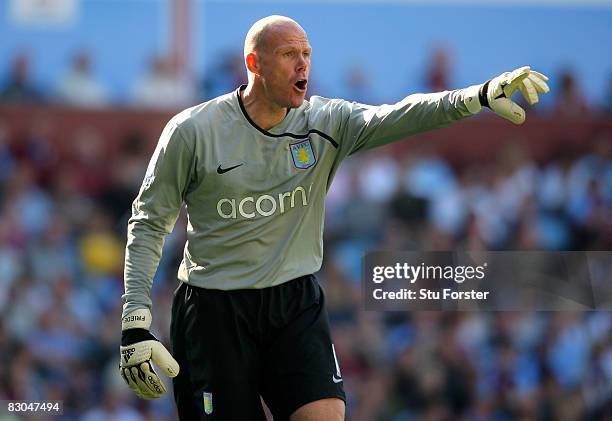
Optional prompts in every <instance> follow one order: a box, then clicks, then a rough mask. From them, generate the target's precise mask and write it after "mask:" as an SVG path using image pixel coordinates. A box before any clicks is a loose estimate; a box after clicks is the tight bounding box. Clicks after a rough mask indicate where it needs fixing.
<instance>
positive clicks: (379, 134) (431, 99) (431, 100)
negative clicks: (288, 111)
mask: <svg viewBox="0 0 612 421" xmlns="http://www.w3.org/2000/svg"><path fill="white" fill-rule="evenodd" d="M479 87H480V85H474V86H470V87H469V88H465V89H457V90H454V91H444V92H437V93H431V94H414V95H409V96H407V97H406V98H404V99H403V100H401V101H400V102H398V103H396V104H392V105H386V104H385V105H381V106H371V105H364V104H359V103H355V102H353V103H350V102H347V101H341V102H340V103H339V104H338V105H339V106H340V117H341V119H342V123H341V126H340V136H339V137H340V139H341V145H340V146H341V151H340V152H341V153H342V154H347V155H350V154H353V153H355V152H358V151H362V150H367V149H371V148H375V147H378V146H382V145H386V144H388V143H391V142H395V141H398V140H402V139H406V138H407V137H410V136H413V135H415V134H418V133H422V132H426V131H428V130H432V129H436V128H440V127H445V126H448V125H449V124H451V123H453V122H455V121H458V120H461V119H463V118H465V117H468V116H470V115H473V114H475V113H477V112H478V111H480V108H481V107H480V105H479V103H478V88H479Z"/></svg>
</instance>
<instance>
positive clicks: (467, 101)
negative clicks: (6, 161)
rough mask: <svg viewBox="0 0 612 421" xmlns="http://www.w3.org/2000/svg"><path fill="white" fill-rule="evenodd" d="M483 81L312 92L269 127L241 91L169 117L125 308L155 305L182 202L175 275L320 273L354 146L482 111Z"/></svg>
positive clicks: (263, 279) (133, 250) (267, 283)
mask: <svg viewBox="0 0 612 421" xmlns="http://www.w3.org/2000/svg"><path fill="white" fill-rule="evenodd" d="M478 88H479V86H478V85H475V86H471V87H469V88H466V89H459V90H454V91H446V92H440V93H433V94H414V95H410V96H408V97H406V98H404V99H403V100H402V101H400V102H398V103H396V104H392V105H381V106H370V105H364V104H359V103H354V102H348V101H344V100H341V99H327V98H323V97H319V96H313V97H311V98H310V100H309V101H304V102H303V103H302V105H301V106H300V107H299V108H295V109H291V110H289V112H288V114H287V115H286V117H285V118H284V119H283V120H282V122H280V123H279V124H278V125H277V126H275V127H273V128H271V129H269V130H264V129H262V128H260V127H258V126H257V125H256V124H255V122H253V121H252V120H251V118H250V117H249V115H248V114H247V112H246V109H245V107H244V105H243V103H242V100H241V97H240V91H241V90H242V89H244V86H241V87H240V88H238V89H237V90H236V91H234V92H232V93H229V94H226V95H223V96H220V97H218V98H215V99H213V100H210V101H208V102H205V103H202V104H200V105H197V106H195V107H192V108H189V109H186V110H184V111H182V112H181V113H179V114H177V115H176V116H175V117H173V118H172V119H171V120H170V121H169V122H168V124H167V125H166V127H165V128H164V130H163V132H162V134H161V137H160V139H159V142H158V144H157V147H156V149H155V152H154V153H153V156H152V158H151V161H150V162H149V165H148V168H147V171H146V174H145V177H144V180H143V182H142V186H141V188H140V191H139V193H138V196H137V197H136V199H135V200H134V202H133V205H132V216H131V218H130V220H129V223H128V238H127V246H126V255H125V272H124V280H125V294H124V295H123V300H124V309H123V311H124V315H126V314H127V313H129V312H131V311H133V310H135V309H137V308H143V307H150V306H151V299H150V291H151V286H152V282H153V277H154V275H155V272H156V270H157V266H158V264H159V260H160V257H161V250H162V246H163V242H164V237H165V236H166V235H167V234H168V233H170V232H171V231H172V229H173V227H174V224H175V222H176V219H177V217H178V214H179V211H180V209H181V207H182V205H183V204H185V205H186V208H187V215H188V223H187V242H186V244H185V248H184V253H183V260H182V262H181V264H180V267H179V269H178V279H179V280H180V281H182V282H186V283H188V284H190V285H194V286H197V287H203V288H211V289H221V290H234V289H245V288H266V287H271V286H274V285H278V284H281V283H283V282H287V281H289V280H292V279H295V278H297V277H299V276H302V275H306V274H311V273H314V272H317V271H318V270H319V269H320V267H321V263H322V259H323V220H324V211H325V195H326V193H327V191H328V190H329V188H330V185H331V183H332V180H333V178H334V174H335V173H336V171H337V170H338V167H339V166H340V164H341V163H342V161H343V160H344V159H345V158H346V157H347V156H349V155H351V154H353V153H356V152H359V151H364V150H367V149H371V148H375V147H378V146H382V145H385V144H388V143H391V142H394V141H397V140H401V139H405V138H407V137H409V136H412V135H415V134H417V133H420V132H424V131H427V130H432V129H435V128H439V127H443V126H447V125H449V124H451V123H452V122H455V121H458V120H460V119H462V118H465V117H467V116H469V115H472V114H474V113H476V112H478V111H479V110H480V103H479V101H478Z"/></svg>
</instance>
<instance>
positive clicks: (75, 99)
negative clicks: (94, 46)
mask: <svg viewBox="0 0 612 421" xmlns="http://www.w3.org/2000/svg"><path fill="white" fill-rule="evenodd" d="M58 95H59V100H60V101H63V102H65V103H66V104H70V105H74V106H78V107H101V106H104V105H106V103H107V94H106V92H105V89H104V87H103V86H102V85H101V84H100V82H99V81H98V80H96V78H95V76H94V74H93V73H92V69H91V58H90V56H89V55H88V54H87V52H85V51H81V52H79V53H77V54H76V55H75V56H74V57H73V59H72V64H71V67H70V69H68V72H67V73H66V74H65V75H64V77H63V78H62V80H61V81H60V83H59V87H58Z"/></svg>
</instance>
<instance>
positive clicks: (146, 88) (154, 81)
mask: <svg viewBox="0 0 612 421" xmlns="http://www.w3.org/2000/svg"><path fill="white" fill-rule="evenodd" d="M194 94H195V91H194V87H193V86H192V84H191V82H190V81H189V79H188V78H187V77H186V76H185V75H184V74H182V73H181V71H180V68H179V66H178V61H176V60H175V59H173V58H172V57H170V56H160V57H155V58H154V59H153V60H152V62H151V66H150V68H149V71H148V72H147V73H146V74H145V75H144V76H143V77H142V78H140V79H139V80H137V81H136V84H135V86H134V91H133V95H134V96H133V98H134V103H135V104H137V105H141V106H144V107H148V108H180V107H185V106H187V105H190V104H191V103H192V102H193V101H194Z"/></svg>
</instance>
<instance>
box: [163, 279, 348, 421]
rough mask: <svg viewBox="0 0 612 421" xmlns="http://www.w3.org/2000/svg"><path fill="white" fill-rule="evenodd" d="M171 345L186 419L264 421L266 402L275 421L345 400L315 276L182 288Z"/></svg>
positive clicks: (174, 305) (176, 387)
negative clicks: (242, 286) (244, 286)
mask: <svg viewBox="0 0 612 421" xmlns="http://www.w3.org/2000/svg"><path fill="white" fill-rule="evenodd" d="M171 340H172V348H173V355H174V357H175V358H176V360H177V361H178V363H179V364H180V367H181V370H180V373H179V375H178V376H177V377H176V378H175V379H174V399H175V401H176V405H177V409H178V413H179V417H180V419H181V420H211V419H214V420H265V416H264V412H263V408H262V405H261V400H260V396H261V397H262V398H263V400H264V401H265V402H266V405H268V407H269V408H270V410H271V411H272V414H273V415H274V420H275V421H282V420H288V419H289V415H290V414H291V413H293V412H294V411H295V410H296V409H298V408H299V407H301V406H302V405H305V404H307V403H309V402H312V401H315V400H318V399H324V398H339V399H342V400H345V394H344V388H343V382H342V377H341V374H340V369H339V367H338V363H337V359H336V353H335V350H334V348H333V344H332V341H331V337H330V332H329V322H328V319H327V312H326V311H325V302H324V296H323V291H322V289H321V287H320V286H319V284H318V282H317V280H316V278H315V277H314V275H308V276H303V277H301V278H298V279H294V280H292V281H289V282H286V283H284V284H281V285H277V286H275V287H270V288H264V289H248V290H234V291H221V290H213V289H202V288H196V287H192V286H189V285H187V284H182V285H181V286H180V287H179V288H178V289H177V290H176V292H175V294H174V301H173V303H172V325H171Z"/></svg>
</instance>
